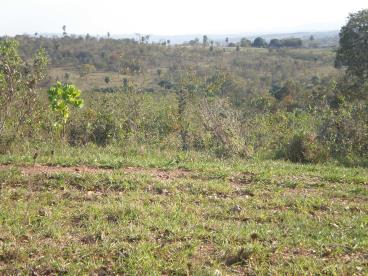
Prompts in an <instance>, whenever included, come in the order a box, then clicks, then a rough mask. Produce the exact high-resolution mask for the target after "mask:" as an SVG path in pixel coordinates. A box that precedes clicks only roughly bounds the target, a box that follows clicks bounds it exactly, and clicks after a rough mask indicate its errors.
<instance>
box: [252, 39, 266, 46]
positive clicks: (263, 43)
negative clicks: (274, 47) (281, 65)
mask: <svg viewBox="0 0 368 276" xmlns="http://www.w3.org/2000/svg"><path fill="white" fill-rule="evenodd" d="M252 46H253V47H255V48H266V47H267V46H268V44H267V41H266V40H265V39H264V38H262V37H257V38H256V39H255V40H254V41H253V44H252Z"/></svg>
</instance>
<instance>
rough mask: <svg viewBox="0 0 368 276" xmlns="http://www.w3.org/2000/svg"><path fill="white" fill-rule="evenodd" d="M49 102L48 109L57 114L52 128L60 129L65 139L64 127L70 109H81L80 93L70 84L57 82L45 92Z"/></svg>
mask: <svg viewBox="0 0 368 276" xmlns="http://www.w3.org/2000/svg"><path fill="white" fill-rule="evenodd" d="M47 93H48V98H49V102H50V108H51V110H52V111H54V112H55V113H56V114H57V117H58V119H57V122H55V124H54V127H55V128H56V129H59V130H60V129H61V130H62V132H61V136H62V138H63V139H64V138H65V125H66V123H67V121H68V118H69V116H70V107H77V108H81V107H83V103H84V101H83V99H81V91H80V90H79V89H78V88H76V87H75V86H74V85H72V84H62V83H61V82H57V83H56V85H54V86H51V87H50V89H49V90H48V91H47Z"/></svg>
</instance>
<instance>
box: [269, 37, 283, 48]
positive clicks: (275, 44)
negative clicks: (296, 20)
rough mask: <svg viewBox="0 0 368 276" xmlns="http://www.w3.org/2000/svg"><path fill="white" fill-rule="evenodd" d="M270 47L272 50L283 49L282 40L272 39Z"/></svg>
mask: <svg viewBox="0 0 368 276" xmlns="http://www.w3.org/2000/svg"><path fill="white" fill-rule="evenodd" d="M270 47H271V48H281V47H282V42H281V40H280V39H277V38H274V39H271V41H270Z"/></svg>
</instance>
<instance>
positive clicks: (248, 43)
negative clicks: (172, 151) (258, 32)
mask: <svg viewBox="0 0 368 276" xmlns="http://www.w3.org/2000/svg"><path fill="white" fill-rule="evenodd" d="M250 46H252V42H251V41H250V40H249V39H247V38H245V37H243V38H242V39H241V40H240V47H243V48H245V47H250Z"/></svg>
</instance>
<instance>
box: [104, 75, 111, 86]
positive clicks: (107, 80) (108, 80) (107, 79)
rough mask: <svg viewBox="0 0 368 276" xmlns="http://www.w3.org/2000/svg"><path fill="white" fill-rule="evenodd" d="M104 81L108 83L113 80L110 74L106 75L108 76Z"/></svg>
mask: <svg viewBox="0 0 368 276" xmlns="http://www.w3.org/2000/svg"><path fill="white" fill-rule="evenodd" d="M104 81H105V83H106V84H109V82H110V81H111V79H110V77H109V76H106V77H105V78H104Z"/></svg>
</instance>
